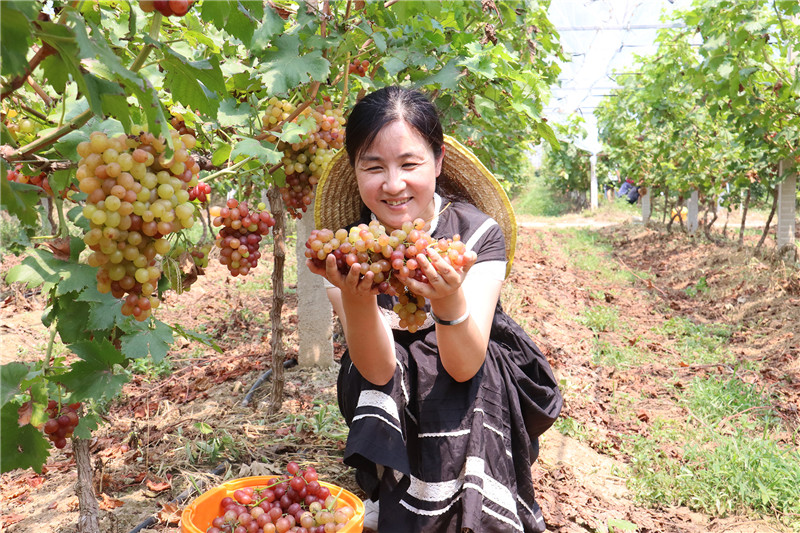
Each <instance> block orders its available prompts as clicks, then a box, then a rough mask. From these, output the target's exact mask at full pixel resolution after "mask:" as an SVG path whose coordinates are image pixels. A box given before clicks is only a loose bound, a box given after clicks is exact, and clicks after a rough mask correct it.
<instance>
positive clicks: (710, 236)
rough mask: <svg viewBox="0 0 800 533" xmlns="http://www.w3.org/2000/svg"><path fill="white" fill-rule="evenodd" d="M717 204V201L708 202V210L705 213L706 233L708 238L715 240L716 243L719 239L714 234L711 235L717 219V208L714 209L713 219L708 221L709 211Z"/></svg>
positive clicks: (704, 226)
mask: <svg viewBox="0 0 800 533" xmlns="http://www.w3.org/2000/svg"><path fill="white" fill-rule="evenodd" d="M715 206H716V202H711V203H709V204H708V207H706V212H705V214H704V215H703V232H704V233H705V235H706V239H708V240H709V241H711V242H713V243H715V244H718V241H717V240H716V239H715V238H714V236H713V235H711V228H712V227H713V226H714V223H715V222H716V221H717V210H716V209H714V216H713V217H711V221H710V222H708V212H709V211H711V208H712V207H715Z"/></svg>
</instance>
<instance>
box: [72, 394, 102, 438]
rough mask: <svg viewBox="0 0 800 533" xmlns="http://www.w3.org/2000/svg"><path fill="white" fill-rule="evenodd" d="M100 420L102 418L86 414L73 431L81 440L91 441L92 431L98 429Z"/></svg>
mask: <svg viewBox="0 0 800 533" xmlns="http://www.w3.org/2000/svg"><path fill="white" fill-rule="evenodd" d="M76 401H77V400H76ZM70 403H72V398H70ZM100 420H101V418H100V417H99V416H98V415H96V414H94V413H86V414H85V415H83V416H82V417H80V418H79V419H78V425H77V426H75V429H74V430H73V433H74V435H75V436H76V437H78V438H79V439H86V440H88V439H91V438H92V431H95V430H96V429H97V428H98V426H99V422H100Z"/></svg>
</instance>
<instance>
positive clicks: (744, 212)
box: [739, 187, 750, 248]
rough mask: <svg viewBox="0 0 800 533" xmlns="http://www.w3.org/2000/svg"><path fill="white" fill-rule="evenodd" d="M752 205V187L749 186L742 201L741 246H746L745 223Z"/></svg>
mask: <svg viewBox="0 0 800 533" xmlns="http://www.w3.org/2000/svg"><path fill="white" fill-rule="evenodd" d="M749 207H750V187H748V188H747V195H746V196H745V197H744V202H743V203H742V223H741V225H740V226H739V248H741V247H742V246H744V223H745V221H746V220H747V209H748V208H749Z"/></svg>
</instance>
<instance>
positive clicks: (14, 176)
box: [6, 165, 77, 198]
mask: <svg viewBox="0 0 800 533" xmlns="http://www.w3.org/2000/svg"><path fill="white" fill-rule="evenodd" d="M6 179H7V180H8V181H14V182H17V183H28V184H30V185H33V186H35V187H39V189H41V192H43V193H45V194H46V195H47V196H53V188H52V187H51V186H50V179H49V178H48V176H47V172H39V173H37V174H33V175H32V176H29V175H27V174H25V173H24V172H23V171H22V165H16V166H15V167H14V168H13V169H10V170H9V171H8V172H6ZM69 191H77V189H76V188H75V186H74V185H71V186H70V187H69V188H67V189H64V190H63V191H61V197H62V198H66V197H67V194H68V193H69Z"/></svg>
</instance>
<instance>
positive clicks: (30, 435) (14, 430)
mask: <svg viewBox="0 0 800 533" xmlns="http://www.w3.org/2000/svg"><path fill="white" fill-rule="evenodd" d="M18 420H19V416H18V415H17V405H15V404H14V403H11V402H9V403H6V404H5V405H3V408H2V410H0V433H2V435H3V438H2V439H0V466H1V467H2V468H0V472H9V471H11V470H14V469H16V468H23V469H24V468H32V469H33V470H35V471H36V472H39V473H41V471H42V465H44V463H45V461H47V458H48V457H49V456H50V446H49V445H48V443H47V439H46V438H45V437H44V435H43V434H42V432H41V431H39V430H38V429H36V428H35V427H33V426H32V425H30V424H25V425H24V426H22V427H20V425H19V423H18Z"/></svg>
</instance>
